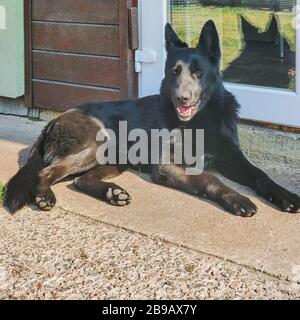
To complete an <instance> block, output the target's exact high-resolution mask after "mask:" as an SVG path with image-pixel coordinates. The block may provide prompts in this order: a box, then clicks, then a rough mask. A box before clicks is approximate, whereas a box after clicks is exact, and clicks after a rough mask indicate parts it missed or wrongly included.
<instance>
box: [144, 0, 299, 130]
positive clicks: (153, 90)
mask: <svg viewBox="0 0 300 320" xmlns="http://www.w3.org/2000/svg"><path fill="white" fill-rule="evenodd" d="M168 3H169V1H168V0H139V30H140V50H145V51H150V52H155V54H156V57H157V60H156V62H154V63H149V64H148V63H147V64H143V67H142V72H141V73H140V74H139V96H140V97H143V96H147V95H151V94H157V93H158V92H159V89H160V83H161V80H162V79H163V77H164V64H165V59H166V52H165V49H164V48H165V40H164V26H165V24H166V23H167V22H168V20H169V5H168ZM297 8H298V15H299V14H300V0H297ZM298 20H299V18H298ZM298 24H299V22H298ZM296 72H297V74H296V92H291V91H289V90H281V89H272V88H265V87H256V86H249V85H239V84H232V83H226V84H225V85H226V88H227V89H228V90H229V91H231V92H232V93H233V94H234V95H235V96H236V97H237V99H238V101H239V103H240V104H241V113H240V115H241V117H242V118H244V119H251V120H258V121H264V122H270V123H278V124H283V125H289V126H296V127H300V30H297V35H296Z"/></svg>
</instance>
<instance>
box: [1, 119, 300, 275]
mask: <svg viewBox="0 0 300 320" xmlns="http://www.w3.org/2000/svg"><path fill="white" fill-rule="evenodd" d="M42 126H43V123H36V122H30V121H29V120H26V119H20V118H14V117H4V118H3V117H0V181H3V182H5V181H7V180H8V179H9V178H10V177H11V176H12V175H13V174H14V173H15V172H16V170H17V169H18V159H19V156H20V155H22V154H24V150H26V149H28V144H29V143H30V141H33V140H34V139H35V138H36V136H37V133H38V132H39V131H40V129H41V127H42ZM259 165H260V166H261V167H262V168H265V167H266V168H267V171H270V172H271V173H272V168H269V167H268V166H266V165H264V164H263V163H260V164H259ZM289 174H292V175H293V170H291V172H289V171H285V172H283V173H282V174H281V175H279V174H278V173H277V176H276V174H275V176H276V179H278V180H280V181H281V183H283V184H284V185H286V186H289V188H290V189H293V190H296V189H297V188H298V187H299V186H298V182H299V181H295V180H292V181H293V184H292V185H289V184H290V179H289ZM224 180H225V179H224ZM114 181H115V182H116V183H119V184H120V185H121V186H122V187H123V188H125V189H126V190H127V191H128V192H129V193H130V194H131V195H132V198H133V201H132V204H131V205H130V206H128V207H125V208H116V207H112V206H109V205H107V204H105V203H102V202H100V201H98V200H97V199H93V198H90V197H88V196H86V195H84V194H81V193H79V192H77V191H75V190H73V188H72V184H71V182H64V183H61V184H58V185H56V186H55V187H54V191H55V193H56V195H57V199H58V206H59V207H60V208H63V209H65V210H69V211H72V212H76V213H78V214H80V215H83V216H88V217H90V218H92V219H94V220H97V221H101V222H104V223H108V224H111V225H114V226H118V227H121V228H125V229H129V230H132V231H134V232H138V233H142V234H145V235H148V236H150V237H154V238H156V237H158V238H160V239H164V240H167V241H169V242H172V243H175V244H179V245H182V246H186V247H188V248H191V249H195V250H197V251H200V252H204V253H207V254H210V255H214V256H218V257H220V258H223V259H226V260H230V261H233V262H236V263H238V264H241V265H246V266H248V267H251V268H254V269H257V270H261V271H264V272H266V273H268V274H271V275H274V276H277V277H280V278H285V279H288V280H291V281H293V280H295V279H296V277H295V274H293V268H295V266H297V265H300V250H299V249H300V247H299V243H300V232H299V231H300V215H289V214H285V213H281V212H279V211H277V210H276V209H274V208H271V207H270V206H268V205H267V204H266V203H265V202H264V201H263V200H262V199H260V198H258V197H257V196H255V195H253V193H252V192H251V191H250V190H249V189H247V188H245V187H242V186H239V185H237V184H234V183H232V182H229V181H227V182H226V183H227V184H228V185H231V186H233V187H234V188H235V189H237V190H239V191H240V192H241V193H243V194H245V195H247V196H250V197H251V199H252V200H253V201H254V202H255V203H256V204H257V206H258V208H259V212H258V214H257V215H256V216H255V217H253V218H250V219H243V218H238V217H235V216H232V215H230V214H228V213H226V212H224V211H223V210H222V209H221V208H218V207H216V206H215V205H214V204H211V203H209V202H205V201H201V200H199V199H197V198H195V197H192V196H189V195H186V194H183V193H181V192H178V191H175V190H171V189H167V188H164V187H161V186H157V185H154V184H152V183H151V182H149V181H147V179H145V177H144V176H139V175H137V174H136V173H133V172H127V173H124V174H123V175H121V176H120V177H118V178H116V179H114ZM297 190H299V189H297Z"/></svg>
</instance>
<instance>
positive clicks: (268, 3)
mask: <svg viewBox="0 0 300 320" xmlns="http://www.w3.org/2000/svg"><path fill="white" fill-rule="evenodd" d="M171 2H172V4H173V5H190V4H198V5H216V6H222V7H223V6H224V7H225V6H226V7H248V8H256V9H269V10H270V9H271V10H274V11H280V10H292V8H293V6H295V4H296V0H171Z"/></svg>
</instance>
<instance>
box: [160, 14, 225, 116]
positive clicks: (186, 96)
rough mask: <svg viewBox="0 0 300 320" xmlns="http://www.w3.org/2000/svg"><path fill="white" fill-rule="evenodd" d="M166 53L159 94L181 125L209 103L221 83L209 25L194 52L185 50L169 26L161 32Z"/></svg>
mask: <svg viewBox="0 0 300 320" xmlns="http://www.w3.org/2000/svg"><path fill="white" fill-rule="evenodd" d="M165 38H166V49H167V53H168V57H167V62H166V68H165V79H164V80H163V84H162V93H163V94H164V95H165V96H166V97H167V98H168V99H169V100H170V101H171V102H172V104H173V106H174V108H175V111H176V113H177V116H178V118H179V119H180V120H181V121H189V120H191V119H192V118H193V117H194V116H195V115H196V114H197V112H199V111H201V110H202V109H203V108H204V107H205V105H206V104H207V102H208V101H209V100H210V98H211V96H212V94H213V92H214V91H215V89H216V86H217V85H218V84H219V83H220V81H221V76H220V68H219V65H220V58H221V50H220V43H219V36H218V32H217V30H216V27H215V24H214V23H213V21H211V20H210V21H208V22H207V23H206V24H205V25H204V27H203V29H202V32H201V35H200V38H199V42H198V45H197V47H196V48H189V47H188V45H187V44H186V43H185V42H182V41H181V40H180V39H179V37H178V36H177V34H176V33H175V32H174V30H173V29H172V27H171V25H170V24H167V25H166V28H165Z"/></svg>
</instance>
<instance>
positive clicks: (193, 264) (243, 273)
mask: <svg viewBox="0 0 300 320" xmlns="http://www.w3.org/2000/svg"><path fill="white" fill-rule="evenodd" d="M0 224H1V233H0V299H299V298H300V293H299V291H296V290H295V289H293V287H292V285H291V283H289V282H284V281H280V280H277V279H276V278H273V277H269V276H267V275H265V274H263V273H261V272H257V271H252V270H250V269H248V268H245V267H242V266H239V265H236V264H233V263H230V262H226V261H224V260H221V259H218V258H215V257H211V256H208V255H205V254H200V253H198V252H196V251H193V250H189V249H186V248H183V247H180V246H177V245H173V244H170V243H166V242H163V241H161V240H159V239H157V240H154V239H150V238H148V237H145V236H142V235H140V234H137V233H132V232H130V231H127V230H124V229H121V228H115V227H113V226H110V225H107V224H103V223H101V222H97V221H94V220H93V219H90V218H85V217H82V216H79V215H76V214H73V213H70V212H65V211H62V210H59V209H55V210H54V211H53V212H51V213H40V212H36V211H33V210H31V209H29V208H26V209H24V210H22V211H21V212H19V213H18V214H17V215H15V216H9V215H8V214H7V213H6V212H5V211H4V210H3V209H0Z"/></svg>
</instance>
